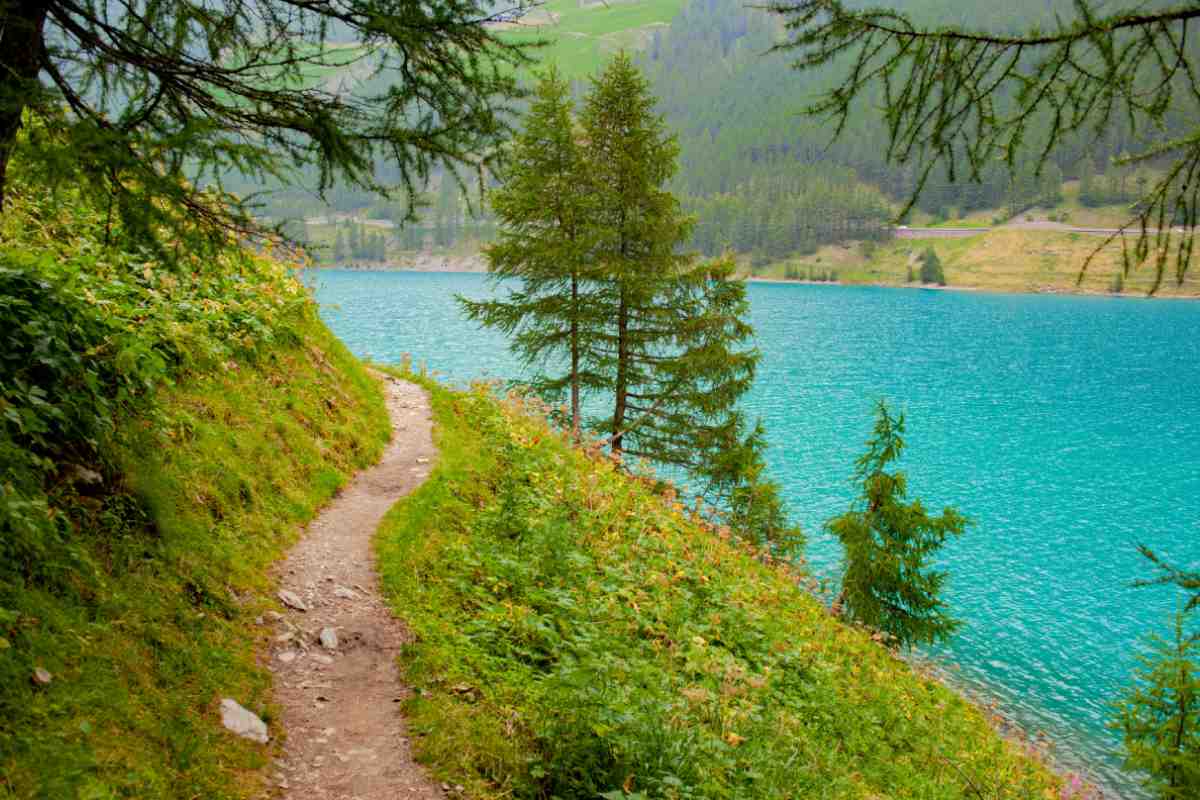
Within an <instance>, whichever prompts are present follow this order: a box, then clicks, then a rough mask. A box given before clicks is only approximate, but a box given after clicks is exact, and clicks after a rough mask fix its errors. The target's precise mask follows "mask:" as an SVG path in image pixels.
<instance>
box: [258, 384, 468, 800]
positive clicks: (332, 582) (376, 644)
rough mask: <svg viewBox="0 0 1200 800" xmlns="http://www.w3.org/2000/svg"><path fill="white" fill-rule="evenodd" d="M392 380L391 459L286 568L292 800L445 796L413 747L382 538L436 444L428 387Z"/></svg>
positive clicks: (281, 669)
mask: <svg viewBox="0 0 1200 800" xmlns="http://www.w3.org/2000/svg"><path fill="white" fill-rule="evenodd" d="M383 382H384V388H385V391H386V396H387V406H388V412H389V414H390V416H391V419H392V429H393V431H392V441H391V443H390V444H389V445H388V446H387V449H386V450H385V451H384V454H383V458H382V459H381V460H380V461H379V463H378V464H376V465H375V466H374V467H371V468H369V469H367V470H364V471H363V472H361V473H359V474H358V475H357V476H356V477H355V478H354V480H353V481H352V482H351V483H350V484H349V485H348V486H347V487H346V488H345V489H344V490H343V491H342V492H341V494H339V495H338V496H337V497H336V498H335V499H334V500H333V502H332V503H330V504H329V506H328V507H327V508H326V509H325V510H324V511H323V512H322V513H321V515H320V516H319V517H317V519H315V520H313V522H312V523H311V524H310V525H309V527H308V530H307V531H306V533H305V535H304V538H303V539H301V540H300V542H299V543H298V544H297V545H296V546H295V547H294V548H292V550H291V552H290V553H289V554H288V556H287V558H286V559H285V560H284V561H283V562H282V563H281V564H280V566H279V568H278V570H279V579H280V580H279V583H280V589H281V591H280V597H281V600H283V602H284V605H285V613H284V614H282V615H273V619H274V620H275V621H274V624H275V626H276V627H277V630H276V632H275V636H274V638H273V640H272V642H271V646H270V650H269V654H268V655H269V657H270V668H271V671H272V672H274V674H275V681H274V683H275V692H274V693H275V702H276V704H277V705H278V707H279V708H280V709H281V713H280V719H279V720H277V721H275V726H276V727H282V729H283V730H284V731H285V732H286V734H287V740H286V743H285V746H284V755H283V757H282V758H281V759H278V760H276V762H275V769H274V771H273V772H274V775H273V783H274V785H275V787H277V790H278V791H277V792H275V793H274V794H275V796H279V797H284V798H290V799H291V800H383V798H388V800H393V799H394V798H441V797H443V796H444V793H443V792H442V790H441V789H440V788H439V787H438V786H437V785H436V784H434V783H433V782H432V781H431V780H430V779H429V778H428V777H427V776H426V775H425V773H424V770H423V769H422V768H421V767H420V766H418V765H417V764H416V763H414V761H413V759H412V754H411V752H410V749H409V744H408V739H407V737H406V733H405V727H404V720H403V719H402V718H401V716H400V710H399V705H398V701H399V700H400V699H401V697H402V696H403V692H404V691H405V689H404V688H403V687H402V686H401V685H400V682H399V676H398V673H397V669H396V657H397V655H398V653H399V650H400V647H401V645H402V643H403V642H404V637H405V631H404V628H403V626H402V625H401V624H400V623H399V622H398V621H397V620H396V619H395V618H394V617H393V616H392V614H391V612H390V611H389V609H388V605H387V603H386V602H385V601H384V599H383V597H382V594H381V592H380V587H379V576H378V574H377V573H376V571H375V550H374V547H373V546H372V538H373V537H374V535H375V530H376V528H377V527H378V526H379V522H380V520H381V519H382V518H383V515H384V514H385V513H386V512H387V510H388V509H389V508H391V507H392V505H393V504H395V502H396V501H397V500H399V499H400V498H401V497H403V496H404V495H406V494H408V493H409V492H411V491H412V490H413V489H415V488H416V487H417V486H419V485H420V484H421V482H422V481H424V479H425V478H426V476H428V474H429V472H430V470H431V469H432V467H433V461H434V459H435V458H436V454H437V451H436V450H435V449H434V446H433V438H432V422H431V412H430V407H429V398H428V396H427V395H426V393H425V391H424V390H422V389H421V388H420V387H418V386H416V385H414V384H411V383H408V382H406V381H400V380H396V379H394V378H390V377H383ZM288 593H291V596H288ZM289 601H290V602H289ZM294 606H303V607H304V608H306V609H307V610H300V609H299V608H296V607H294ZM330 631H332V633H333V636H330ZM335 638H336V642H335V641H334V639H335Z"/></svg>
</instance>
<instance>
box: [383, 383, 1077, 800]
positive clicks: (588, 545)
mask: <svg viewBox="0 0 1200 800" xmlns="http://www.w3.org/2000/svg"><path fill="white" fill-rule="evenodd" d="M427 385H428V386H429V389H430V390H431V392H432V394H433V404H434V414H435V421H436V428H435V436H436V441H437V444H438V446H439V448H440V450H441V455H440V459H439V462H438V464H437V467H436V469H435V471H434V472H433V474H432V475H431V476H430V478H429V480H428V481H427V482H426V483H425V484H424V485H423V486H422V487H421V488H420V489H419V490H418V491H417V492H415V493H414V494H413V495H411V496H410V497H408V498H406V499H405V500H403V501H402V502H401V503H400V504H399V505H397V507H396V508H395V509H393V511H392V512H391V513H390V514H389V516H388V517H387V518H385V520H384V523H383V526H382V528H381V531H380V535H379V541H378V545H377V546H378V548H379V554H380V559H381V567H382V570H383V576H384V585H385V591H386V592H388V593H389V594H390V596H391V599H392V602H393V607H394V609H395V611H396V614H397V615H398V616H399V617H400V618H401V619H403V620H404V621H405V623H406V624H407V625H408V626H409V627H410V628H411V630H412V632H413V634H414V641H413V643H412V644H411V645H410V646H408V647H406V649H405V651H404V654H403V656H402V670H403V674H404V677H405V679H406V680H407V681H408V682H409V683H410V685H411V686H412V687H413V689H414V694H413V695H412V697H411V698H410V699H409V700H407V701H406V703H405V706H404V708H405V711H406V713H407V714H408V717H409V726H410V730H411V731H412V732H413V733H414V744H415V747H416V750H417V753H418V756H419V758H421V759H422V760H423V761H424V762H426V763H427V764H428V765H429V766H430V767H431V768H432V769H433V771H434V774H435V776H436V777H437V778H439V779H441V780H445V781H448V782H451V783H457V784H462V785H463V787H465V794H466V795H467V796H470V797H477V798H501V797H513V798H546V797H557V798H589V799H590V798H596V797H604V798H609V800H618V799H621V800H632V799H633V798H649V797H656V798H686V797H697V798H699V797H737V798H786V797H791V798H818V797H820V798H863V799H864V800H865V798H877V799H878V798H905V800H912V799H913V798H963V797H988V798H993V797H994V798H1014V799H1015V798H1022V800H1025V799H1026V798H1043V797H1057V796H1058V795H1057V786H1058V781H1057V779H1056V778H1055V777H1054V776H1052V775H1051V774H1050V773H1049V772H1048V771H1047V770H1046V769H1045V768H1044V767H1043V766H1042V764H1041V763H1039V762H1038V760H1037V759H1036V758H1033V757H1030V755H1029V754H1028V753H1027V752H1023V751H1022V749H1021V748H1019V747H1018V746H1017V745H1015V744H1013V743H1011V742H1009V741H1006V740H1004V739H1002V738H1001V737H1000V736H999V735H998V734H997V733H996V732H995V731H994V730H993V729H992V727H991V726H990V724H989V722H988V720H987V719H985V717H984V715H983V714H982V713H980V711H979V710H978V709H976V708H974V707H973V706H971V705H970V704H968V703H967V702H966V701H964V700H963V699H962V698H961V697H959V696H958V695H956V694H954V693H953V692H951V691H949V690H947V689H946V688H944V687H943V686H941V685H939V684H937V683H935V682H933V681H930V680H927V679H925V678H923V677H921V676H920V675H918V674H916V673H915V672H914V671H913V670H912V669H911V668H910V666H909V665H908V664H906V663H905V662H904V661H902V660H900V659H899V658H897V657H896V656H894V655H893V654H892V653H891V652H889V651H888V650H887V649H885V648H884V647H882V646H880V645H878V644H877V643H876V642H875V641H873V640H872V637H871V636H870V635H869V634H868V633H867V632H865V631H863V630H859V629H856V628H852V627H849V626H847V625H845V624H843V623H841V622H839V621H837V620H835V619H834V618H832V617H831V616H830V615H829V614H828V613H827V612H826V611H825V609H824V607H823V606H822V605H821V604H820V603H818V602H817V601H816V600H815V599H813V598H812V597H811V596H810V595H808V594H807V593H806V592H805V591H803V590H801V589H800V588H798V583H800V582H802V581H803V579H804V578H803V573H802V572H801V571H799V570H797V569H795V568H794V567H792V566H790V565H789V564H787V563H784V562H781V561H778V560H774V559H772V558H771V557H769V556H767V555H766V554H764V553H762V552H756V551H753V550H750V549H747V548H745V547H743V546H741V545H739V544H738V543H737V541H736V538H731V537H730V534H729V532H728V531H724V530H717V529H714V528H712V527H711V526H709V525H708V524H706V523H705V522H703V521H702V520H698V519H697V518H696V517H694V516H693V514H692V513H691V511H690V510H688V509H685V508H684V507H683V506H681V505H680V504H679V503H678V502H676V500H675V497H674V495H673V493H672V491H671V490H670V489H669V488H664V487H661V486H655V485H654V483H653V482H651V481H648V480H645V479H638V478H635V477H630V476H628V475H627V474H625V473H624V472H622V471H619V470H617V469H615V468H614V466H613V464H612V463H611V462H610V461H608V460H607V459H605V458H603V457H598V456H596V455H595V454H592V455H588V454H585V453H584V452H583V451H581V450H578V449H574V448H572V447H570V446H568V445H567V443H566V442H565V441H564V439H563V436H562V434H561V433H560V432H557V431H555V430H552V429H551V428H549V427H547V425H546V424H545V423H544V421H542V419H541V417H540V416H538V415H536V414H531V413H529V410H528V408H526V407H524V406H523V404H522V403H521V402H519V401H516V400H514V401H511V402H507V403H506V402H502V401H498V400H497V399H495V398H494V397H493V396H492V395H491V394H489V393H488V391H487V390H486V389H476V390H473V391H470V392H465V393H457V392H452V391H449V390H447V389H444V388H441V387H439V386H434V385H429V384H427ZM980 792H983V794H980Z"/></svg>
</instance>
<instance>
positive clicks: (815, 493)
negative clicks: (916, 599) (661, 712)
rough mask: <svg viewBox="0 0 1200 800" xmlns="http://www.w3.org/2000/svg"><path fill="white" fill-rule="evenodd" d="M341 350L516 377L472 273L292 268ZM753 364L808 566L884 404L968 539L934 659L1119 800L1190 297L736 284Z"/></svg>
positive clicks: (1194, 371)
mask: <svg viewBox="0 0 1200 800" xmlns="http://www.w3.org/2000/svg"><path fill="white" fill-rule="evenodd" d="M306 281H307V282H309V283H310V284H311V285H313V286H314V287H315V291H316V297H317V299H318V301H319V302H320V303H321V304H322V305H323V309H322V314H323V315H324V317H325V319H326V320H327V321H328V323H329V324H330V326H331V327H332V328H333V330H334V331H335V332H336V333H337V334H338V335H339V336H340V337H341V338H342V339H343V340H344V341H345V342H346V344H347V345H348V346H349V347H350V349H351V350H353V351H354V352H355V353H356V354H358V355H360V356H367V357H370V358H373V359H376V360H379V361H398V360H399V359H400V357H401V354H403V353H411V354H412V357H413V358H414V360H415V361H417V362H420V361H424V362H425V363H426V364H427V365H428V367H429V368H430V369H432V370H436V371H438V372H439V373H441V374H442V375H443V376H444V377H445V378H446V379H447V380H451V381H454V382H461V381H464V380H467V379H470V378H474V377H499V378H511V377H519V375H520V370H519V368H518V366H517V364H516V362H515V361H514V359H513V358H512V357H511V356H510V355H509V353H508V351H507V349H506V344H505V342H504V340H503V339H502V337H500V336H498V335H496V334H494V333H491V332H489V331H481V330H479V329H478V328H476V327H475V326H474V325H473V324H471V323H469V322H467V321H465V320H463V319H462V318H461V316H460V315H459V313H458V310H457V307H456V305H455V303H454V295H455V294H456V293H461V294H464V295H467V296H470V297H483V296H486V295H487V294H488V293H489V286H488V283H487V280H486V278H485V277H484V276H481V275H472V274H448V273H389V272H353V271H339V270H327V271H320V272H311V273H307V275H306ZM749 294H750V298H751V304H752V321H753V323H754V326H755V329H756V330H757V334H758V342H757V343H758V347H759V348H760V349H761V351H762V353H763V359H762V362H761V365H760V370H759V376H758V380H757V383H756V385H755V388H754V390H753V392H752V394H751V395H750V396H749V397H748V398H747V400H746V403H745V405H746V408H747V409H748V410H749V411H750V412H752V413H753V414H757V415H761V416H762V418H763V419H764V421H765V423H766V426H767V431H768V434H769V440H770V451H769V463H770V468H771V471H772V473H773V476H774V477H775V478H776V479H777V480H778V481H779V482H780V483H781V484H782V485H783V487H784V493H785V496H786V499H787V501H788V505H789V508H790V510H791V512H792V514H793V516H794V517H795V518H796V519H797V520H799V522H800V523H801V524H802V525H803V526H804V528H805V530H806V532H807V533H808V536H809V546H808V553H807V555H808V558H809V561H810V563H811V564H812V566H813V569H814V571H815V573H816V574H817V575H819V576H827V577H831V578H835V579H836V576H837V572H838V565H839V558H840V553H839V550H838V547H837V545H836V543H835V542H833V541H832V540H831V539H830V537H829V536H828V535H827V534H825V533H824V532H823V531H822V527H821V526H822V523H823V522H824V521H825V520H827V519H829V518H830V517H832V516H834V515H836V514H838V513H840V512H842V511H843V510H844V509H845V508H846V507H847V505H848V504H849V503H850V501H851V500H852V499H853V497H854V496H855V493H856V492H855V487H854V485H853V484H852V482H851V473H852V469H853V467H852V465H853V462H854V459H855V458H856V457H857V456H858V455H859V454H860V452H861V451H862V449H863V443H864V441H865V440H866V438H867V436H868V434H869V432H870V427H871V423H872V409H873V406H874V404H875V402H876V400H877V399H879V398H881V397H883V398H887V399H888V400H889V401H890V402H891V403H892V404H893V406H894V407H896V408H899V409H902V410H903V411H905V412H906V414H907V415H908V437H907V438H908V445H909V446H908V450H907V454H906V457H905V459H904V461H903V462H902V468H903V469H905V470H906V471H907V472H908V475H909V482H910V489H911V494H912V495H913V496H915V497H920V498H921V499H922V500H924V501H925V503H926V505H928V506H931V507H933V508H941V507H942V506H944V505H954V506H956V507H958V508H959V509H960V510H961V511H963V512H964V513H966V514H967V515H968V516H970V517H972V518H973V519H974V520H975V523H976V524H975V526H974V527H973V528H971V529H969V530H968V532H967V534H966V535H965V536H964V537H962V538H961V539H960V540H957V541H955V542H953V543H951V544H950V545H949V546H948V547H947V549H946V551H945V554H944V557H943V558H942V560H941V562H942V564H943V565H944V567H945V568H946V569H948V570H949V572H950V573H951V579H950V580H951V582H950V602H951V606H952V609H953V611H954V613H956V614H957V615H958V616H960V617H961V618H962V619H963V620H965V622H966V625H965V626H964V628H963V630H962V632H961V633H960V634H958V635H957V636H956V637H955V638H954V640H953V641H952V642H951V643H950V644H949V645H948V646H946V647H944V648H943V649H942V651H941V652H940V653H939V655H940V656H941V657H942V660H943V661H944V662H945V663H952V664H955V665H957V666H956V668H955V669H954V670H953V672H954V673H955V674H956V676H957V677H956V678H955V680H957V681H960V682H962V683H963V684H964V685H966V686H967V687H974V688H977V689H979V690H981V691H983V692H985V693H986V694H987V695H988V696H990V697H994V698H996V699H997V700H999V702H1000V706H1001V708H1003V709H1004V711H1005V713H1007V714H1008V715H1010V716H1012V717H1014V718H1016V719H1017V720H1019V721H1020V722H1021V723H1022V725H1023V726H1024V727H1025V729H1026V730H1027V731H1030V732H1037V731H1045V732H1046V733H1047V734H1048V735H1049V737H1050V738H1051V739H1052V740H1053V741H1055V742H1057V743H1058V747H1059V756H1060V758H1061V760H1063V761H1064V762H1065V763H1066V764H1067V765H1068V766H1070V767H1078V766H1079V765H1081V764H1086V765H1088V767H1089V769H1090V770H1091V772H1092V773H1093V775H1095V776H1096V777H1097V778H1099V779H1100V780H1101V781H1102V782H1103V783H1104V784H1106V785H1107V786H1108V787H1110V789H1112V790H1113V791H1115V792H1119V794H1120V796H1130V797H1136V796H1140V792H1139V791H1138V790H1137V789H1136V784H1135V783H1134V782H1132V781H1131V779H1130V778H1129V777H1128V776H1124V775H1122V774H1121V772H1120V770H1119V768H1118V767H1119V758H1118V755H1117V750H1118V747H1119V740H1118V738H1117V737H1116V736H1115V735H1114V734H1113V733H1112V732H1110V731H1108V730H1107V729H1106V727H1105V725H1106V722H1107V720H1108V719H1109V718H1110V717H1111V706H1110V704H1111V703H1112V701H1113V700H1114V698H1116V697H1117V696H1118V694H1119V693H1120V691H1121V689H1122V688H1123V687H1124V686H1125V685H1126V684H1127V683H1128V681H1129V678H1130V676H1131V673H1132V670H1133V669H1134V667H1135V666H1136V654H1137V652H1139V651H1141V650H1143V649H1144V638H1145V636H1146V635H1147V634H1149V633H1151V632H1160V633H1164V634H1165V633H1166V632H1167V630H1168V627H1169V625H1170V616H1171V614H1172V613H1173V611H1174V610H1175V609H1176V608H1178V607H1179V605H1180V603H1181V599H1182V597H1183V595H1182V593H1181V592H1179V591H1177V590H1174V589H1172V588H1162V587H1159V588H1151V589H1134V588H1130V583H1131V581H1133V580H1134V579H1136V578H1139V577H1147V576H1149V575H1150V574H1151V573H1150V571H1149V569H1148V565H1147V563H1146V562H1145V561H1144V559H1142V558H1141V557H1140V556H1139V555H1138V553H1137V551H1136V549H1135V545H1136V544H1137V543H1138V542H1145V543H1146V544H1149V545H1150V546H1152V547H1154V548H1155V549H1157V550H1159V551H1160V552H1162V553H1163V554H1164V555H1167V556H1169V557H1170V558H1171V559H1173V560H1174V561H1176V562H1177V563H1181V564H1192V565H1196V564H1197V563H1200V514H1198V511H1200V302H1189V301H1171V300H1130V299H1124V300H1119V299H1109V298H1087V297H1056V296H1032V295H995V294H974V293H965V292H939V291H922V290H897V289H879V288H867V287H841V286H810V285H788V284H765V283H762V284H753V285H752V286H751V287H750V290H749Z"/></svg>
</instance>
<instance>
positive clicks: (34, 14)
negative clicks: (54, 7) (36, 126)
mask: <svg viewBox="0 0 1200 800" xmlns="http://www.w3.org/2000/svg"><path fill="white" fill-rule="evenodd" d="M47 9H49V3H48V2H46V0H0V210H2V209H3V208H4V199H5V189H6V180H5V179H6V176H7V175H8V160H9V158H10V157H11V156H12V151H13V145H14V144H15V143H16V139H17V131H19V130H20V129H21V113H22V112H23V111H24V110H25V107H26V106H27V105H28V103H29V98H30V96H31V95H32V94H33V93H34V92H36V90H37V83H36V82H37V76H38V72H40V71H41V69H42V64H43V59H44V57H45V52H46V48H45V42H44V40H43V29H44V28H45V26H46V11H47Z"/></svg>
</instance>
